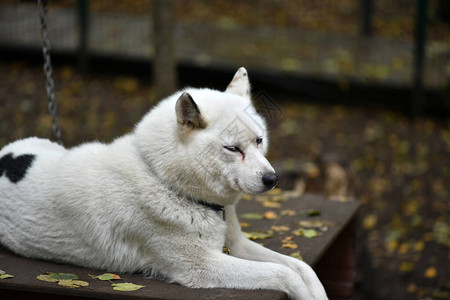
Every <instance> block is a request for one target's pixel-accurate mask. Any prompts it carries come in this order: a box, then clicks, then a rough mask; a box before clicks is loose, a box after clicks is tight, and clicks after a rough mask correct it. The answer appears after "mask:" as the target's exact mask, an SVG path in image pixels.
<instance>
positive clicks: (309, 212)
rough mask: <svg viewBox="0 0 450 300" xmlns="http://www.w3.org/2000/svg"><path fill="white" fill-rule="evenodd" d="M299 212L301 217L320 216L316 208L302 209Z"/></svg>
mask: <svg viewBox="0 0 450 300" xmlns="http://www.w3.org/2000/svg"><path fill="white" fill-rule="evenodd" d="M299 214H300V216H301V217H315V216H320V211H318V210H317V209H304V210H302V211H300V213H299Z"/></svg>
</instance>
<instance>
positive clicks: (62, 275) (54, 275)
mask: <svg viewBox="0 0 450 300" xmlns="http://www.w3.org/2000/svg"><path fill="white" fill-rule="evenodd" d="M48 275H49V276H50V277H51V278H54V279H60V280H64V279H78V276H77V275H75V274H72V273H49V274H48Z"/></svg>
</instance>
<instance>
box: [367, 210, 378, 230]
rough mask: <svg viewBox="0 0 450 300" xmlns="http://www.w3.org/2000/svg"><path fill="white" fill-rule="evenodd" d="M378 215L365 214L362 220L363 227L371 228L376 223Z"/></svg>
mask: <svg viewBox="0 0 450 300" xmlns="http://www.w3.org/2000/svg"><path fill="white" fill-rule="evenodd" d="M377 220H378V217H377V215H375V214H369V215H367V216H366V217H365V218H364V220H363V228H364V229H365V230H372V229H373V228H374V227H375V225H377Z"/></svg>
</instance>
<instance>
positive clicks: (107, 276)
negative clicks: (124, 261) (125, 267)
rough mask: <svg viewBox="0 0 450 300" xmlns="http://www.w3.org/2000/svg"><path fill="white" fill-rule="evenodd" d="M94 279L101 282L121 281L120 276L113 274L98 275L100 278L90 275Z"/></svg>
mask: <svg viewBox="0 0 450 300" xmlns="http://www.w3.org/2000/svg"><path fill="white" fill-rule="evenodd" d="M89 276H91V277H92V278H94V279H99V280H114V279H121V278H120V276H119V275H116V274H111V273H105V274H102V275H98V276H94V275H89Z"/></svg>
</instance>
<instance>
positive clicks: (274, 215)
mask: <svg viewBox="0 0 450 300" xmlns="http://www.w3.org/2000/svg"><path fill="white" fill-rule="evenodd" d="M264 218H266V219H267V220H275V219H276V218H278V215H277V213H276V212H274V211H266V212H265V213H264Z"/></svg>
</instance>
